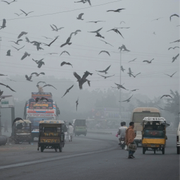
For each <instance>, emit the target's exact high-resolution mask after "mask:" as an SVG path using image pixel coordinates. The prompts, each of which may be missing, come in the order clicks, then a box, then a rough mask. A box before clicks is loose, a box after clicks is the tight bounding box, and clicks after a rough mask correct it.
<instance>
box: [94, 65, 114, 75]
mask: <svg viewBox="0 0 180 180" xmlns="http://www.w3.org/2000/svg"><path fill="white" fill-rule="evenodd" d="M110 67H111V65H109V66H108V67H107V68H106V69H104V70H102V71H97V70H96V71H97V72H101V73H105V74H107V71H108V70H109V68H110Z"/></svg>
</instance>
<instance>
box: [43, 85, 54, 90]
mask: <svg viewBox="0 0 180 180" xmlns="http://www.w3.org/2000/svg"><path fill="white" fill-rule="evenodd" d="M46 86H50V87H53V88H54V89H56V88H55V87H54V86H53V85H51V84H45V85H44V86H43V87H46ZM56 90H57V89H56Z"/></svg>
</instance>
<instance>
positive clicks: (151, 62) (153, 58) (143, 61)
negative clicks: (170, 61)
mask: <svg viewBox="0 0 180 180" xmlns="http://www.w3.org/2000/svg"><path fill="white" fill-rule="evenodd" d="M153 60H154V58H153V59H151V60H150V61H149V60H143V62H147V63H148V64H150V63H152V61H153Z"/></svg>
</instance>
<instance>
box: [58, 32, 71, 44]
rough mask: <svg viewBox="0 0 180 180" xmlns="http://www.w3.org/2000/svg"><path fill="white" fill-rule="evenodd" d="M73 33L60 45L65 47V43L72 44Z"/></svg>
mask: <svg viewBox="0 0 180 180" xmlns="http://www.w3.org/2000/svg"><path fill="white" fill-rule="evenodd" d="M72 35H73V33H71V34H70V36H69V37H68V38H67V40H66V42H65V43H64V44H61V46H60V47H63V46H65V45H71V44H72V43H71V42H70V41H71V38H72Z"/></svg>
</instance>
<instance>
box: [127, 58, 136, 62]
mask: <svg viewBox="0 0 180 180" xmlns="http://www.w3.org/2000/svg"><path fill="white" fill-rule="evenodd" d="M136 59H137V58H134V59H133V60H130V61H129V62H133V61H135V60H136Z"/></svg>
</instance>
